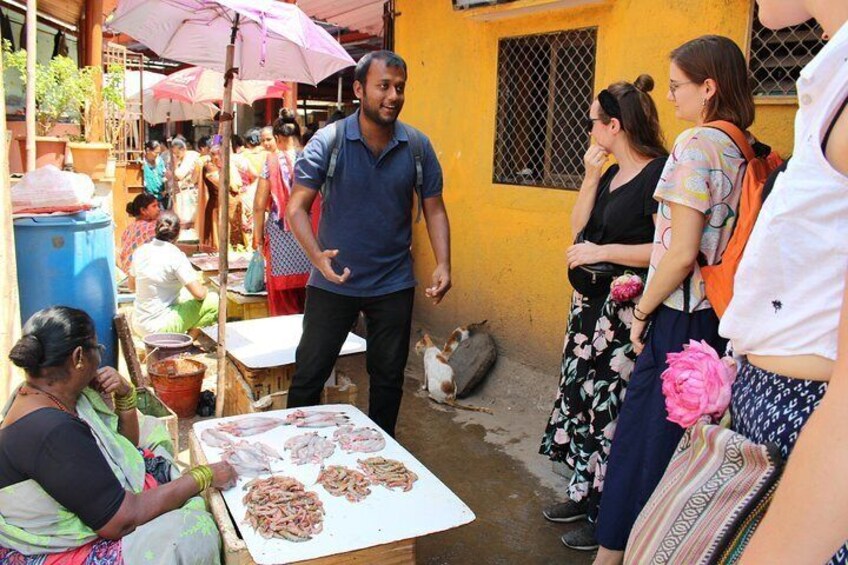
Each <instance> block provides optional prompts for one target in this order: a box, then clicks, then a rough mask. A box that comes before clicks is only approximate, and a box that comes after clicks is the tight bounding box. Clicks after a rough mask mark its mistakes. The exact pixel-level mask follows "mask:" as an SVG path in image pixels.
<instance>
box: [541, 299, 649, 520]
mask: <svg viewBox="0 0 848 565" xmlns="http://www.w3.org/2000/svg"><path fill="white" fill-rule="evenodd" d="M632 321H633V303H632V302H630V301H627V302H615V301H614V300H612V299H611V298H610V297H609V296H601V297H598V298H586V297H584V296H583V295H581V294H580V293H578V292H576V291H575V292H574V294H573V296H572V299H571V310H570V311H569V315H568V330H567V333H566V336H565V346H564V347H563V353H562V364H561V366H560V383H559V392H558V394H557V397H556V401H555V402H554V407H553V411H552V412H551V418H550V420H549V421H548V425H547V429H546V430H545V434H544V436H543V437H542V445H541V448H540V449H539V453H541V454H543V455H547V456H549V457H550V458H551V459H552V460H554V461H562V462H564V463H565V464H566V465H567V466H568V467H569V468H570V469H571V470H572V471H574V474H573V475H572V477H571V480H570V482H569V484H568V498H569V499H571V500H573V501H575V502H580V501H582V500H584V499H588V501H589V519H590V520H593V519H594V517H595V515H596V513H597V507H598V504H599V503H600V496H601V492H602V490H603V485H604V474H605V470H606V465H607V459H608V458H609V452H610V446H611V444H612V438H613V434H614V433H615V425H616V421H617V419H618V412H619V408H620V406H621V403H622V402H623V400H624V392H625V389H626V387H627V383H628V381H629V380H630V374H631V373H632V371H633V365H634V361H635V359H636V355H635V353H634V352H633V346H632V344H631V343H630V326H631V324H632Z"/></svg>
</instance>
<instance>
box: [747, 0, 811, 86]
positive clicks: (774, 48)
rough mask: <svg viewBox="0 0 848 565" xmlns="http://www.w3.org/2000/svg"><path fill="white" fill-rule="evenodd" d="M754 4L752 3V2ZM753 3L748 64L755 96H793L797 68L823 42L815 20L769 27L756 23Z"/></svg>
mask: <svg viewBox="0 0 848 565" xmlns="http://www.w3.org/2000/svg"><path fill="white" fill-rule="evenodd" d="M755 4H756V3H755ZM757 10H758V8H757V7H756V5H755V7H754V19H753V24H752V25H751V51H750V67H751V75H752V76H753V77H754V95H755V96H795V95H796V94H797V92H796V89H795V81H796V80H798V75H799V74H800V73H801V69H802V68H803V67H804V65H806V64H807V63H809V62H810V61H811V60H812V59H813V57H815V56H816V54H817V53H818V52H819V51H820V50H821V48H822V47H823V46H824V41H822V38H821V36H822V33H823V32H822V29H821V28H820V27H819V26H818V24H816V22H815V20H810V21H808V22H805V23H803V24H801V25H797V26H793V27H788V28H784V29H780V30H777V31H772V30H770V29H768V28H766V27H764V26H763V24H761V23H760V20H759V17H758V14H757Z"/></svg>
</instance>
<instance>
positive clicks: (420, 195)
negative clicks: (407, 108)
mask: <svg viewBox="0 0 848 565" xmlns="http://www.w3.org/2000/svg"><path fill="white" fill-rule="evenodd" d="M401 125H402V126H403V128H404V129H405V130H406V134H407V136H408V137H409V148H410V149H411V150H412V158H413V159H414V160H415V195H416V197H417V199H418V213H417V214H416V216H415V222H416V223H418V222H419V221H421V214H422V212H423V210H424V143H423V141H421V134H420V133H418V130H417V129H415V128H413V127H410V126H407V125H406V124H401Z"/></svg>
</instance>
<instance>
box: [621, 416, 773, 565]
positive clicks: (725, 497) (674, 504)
mask: <svg viewBox="0 0 848 565" xmlns="http://www.w3.org/2000/svg"><path fill="white" fill-rule="evenodd" d="M782 469H783V461H782V459H781V457H780V452H779V450H778V449H777V446H774V445H770V444H769V445H757V444H755V443H753V442H751V441H749V440H748V439H746V438H745V437H743V436H741V435H739V434H737V433H736V432H733V431H731V430H729V429H727V428H724V427H721V426H716V425H713V424H709V423H707V422H706V421H705V420H702V421H701V422H698V423H697V424H695V425H694V426H692V427H691V428H689V429H687V430H686V433H685V434H684V436H683V438H682V439H681V440H680V444H679V445H678V446H677V450H676V451H675V453H674V456H673V457H672V459H671V462H670V463H669V465H668V468H667V469H666V471H665V474H664V475H663V478H662V480H661V481H660V484H659V485H658V486H657V488H656V490H655V491H654V493H653V494H652V495H651V498H650V499H648V503H647V504H646V505H645V507H644V508H643V509H642V512H641V513H640V514H639V517H638V518H637V520H636V523H635V524H634V526H633V530H632V531H631V532H630V538H629V539H628V540H627V549H626V551H625V557H624V563H625V565H646V564H652V565H660V564H663V565H664V564H685V565H690V564H692V565H694V564H696V563H697V564H714V563H721V564H724V563H735V562H736V561H737V560H738V559H739V557H740V556H741V554H742V551H743V550H744V548H745V545H747V543H748V540H749V539H750V537H751V535H752V534H753V532H754V530H755V529H756V527H757V525H759V522H760V520H761V519H762V516H763V515H764V514H765V511H766V509H767V508H768V504H769V502H770V501H771V497H772V494H773V493H774V490H775V488H776V487H777V481H778V479H779V478H780V474H781V471H782Z"/></svg>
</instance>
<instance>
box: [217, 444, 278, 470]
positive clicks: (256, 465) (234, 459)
mask: <svg viewBox="0 0 848 565" xmlns="http://www.w3.org/2000/svg"><path fill="white" fill-rule="evenodd" d="M271 459H282V456H281V455H280V454H279V452H277V450H275V449H274V448H272V447H270V446H268V445H265V444H264V443H262V442H259V441H257V442H253V443H249V442H246V441H239V442H236V443H232V444H230V445H228V446H227V447H225V448H224V461H226V462H227V463H229V464H230V465H232V466H233V468H234V469H235V471H236V473H238V475H239V476H240V477H256V476H259V475H261V474H263V473H270V472H271Z"/></svg>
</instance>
